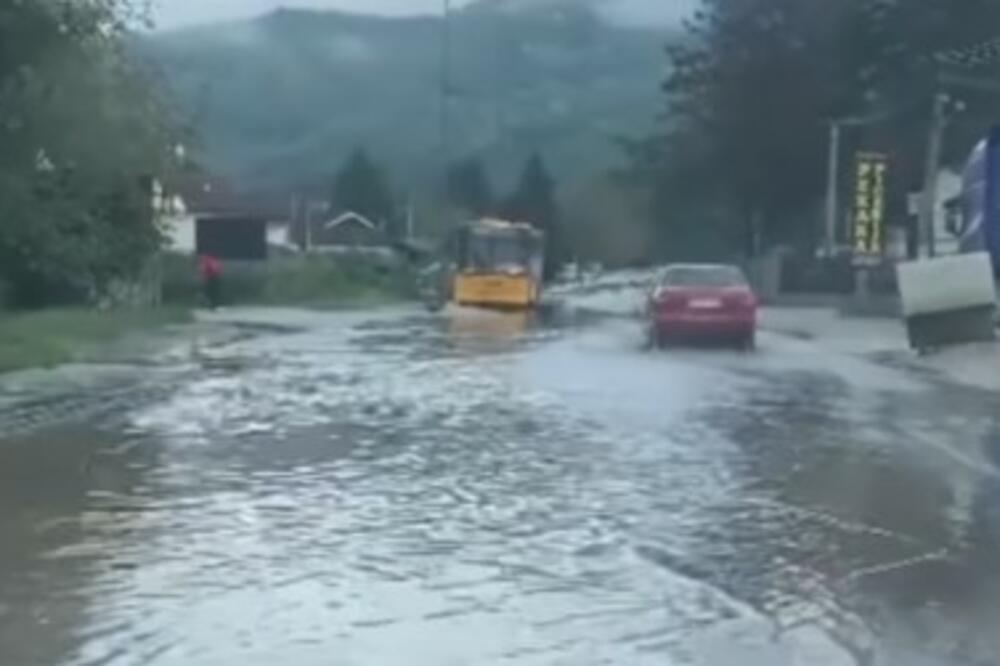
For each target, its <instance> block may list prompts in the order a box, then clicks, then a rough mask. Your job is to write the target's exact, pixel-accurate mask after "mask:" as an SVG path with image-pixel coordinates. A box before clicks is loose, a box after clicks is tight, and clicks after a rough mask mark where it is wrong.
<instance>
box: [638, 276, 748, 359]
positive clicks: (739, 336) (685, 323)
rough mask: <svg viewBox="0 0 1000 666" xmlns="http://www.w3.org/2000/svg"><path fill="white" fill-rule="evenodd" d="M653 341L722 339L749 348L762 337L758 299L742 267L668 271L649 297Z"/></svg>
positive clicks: (651, 337)
mask: <svg viewBox="0 0 1000 666" xmlns="http://www.w3.org/2000/svg"><path fill="white" fill-rule="evenodd" d="M646 311H647V316H648V318H649V321H648V324H649V334H650V341H651V342H652V343H653V344H654V345H656V346H658V347H664V346H666V345H667V344H668V343H670V342H672V341H680V340H689V341H695V340H718V341H726V342H732V343H734V344H737V345H739V346H740V347H741V348H744V349H752V348H753V347H754V344H755V341H756V335H757V296H756V294H754V291H753V289H752V288H751V287H750V283H749V282H748V281H747V279H746V276H745V275H744V274H743V271H741V270H740V269H739V268H737V267H736V266H726V265H721V264H720V265H715V264H677V265H674V266H668V267H667V268H666V270H665V271H664V272H663V274H662V275H661V276H660V278H659V279H658V281H657V284H656V286H655V287H654V288H653V291H652V292H651V293H650V295H649V302H648V304H647V308H646Z"/></svg>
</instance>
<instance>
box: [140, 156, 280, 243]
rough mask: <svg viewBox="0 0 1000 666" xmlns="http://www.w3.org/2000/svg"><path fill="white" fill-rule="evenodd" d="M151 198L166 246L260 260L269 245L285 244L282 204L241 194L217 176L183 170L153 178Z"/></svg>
mask: <svg viewBox="0 0 1000 666" xmlns="http://www.w3.org/2000/svg"><path fill="white" fill-rule="evenodd" d="M153 198H154V207H155V210H157V211H158V216H159V219H160V223H161V226H162V228H163V230H164V233H165V234H166V236H167V247H168V249H170V250H171V251H174V252H178V253H181V254H188V255H195V254H212V255H214V256H217V257H219V258H221V259H229V260H241V261H262V260H265V259H267V257H268V254H269V250H270V249H271V248H274V247H284V248H288V247H289V237H288V229H289V223H288V217H289V216H288V211H287V207H285V206H283V205H282V203H281V202H279V201H275V200H270V201H269V200H266V199H264V198H263V197H260V196H255V197H251V196H247V195H244V194H241V193H239V192H238V191H236V190H235V189H234V188H233V187H232V186H231V185H230V184H229V183H228V182H226V181H225V180H222V179H220V178H214V177H210V176H205V175H203V174H197V173H189V174H184V175H182V176H180V177H177V178H174V179H172V180H170V181H167V182H166V183H156V184H155V185H154V190H153Z"/></svg>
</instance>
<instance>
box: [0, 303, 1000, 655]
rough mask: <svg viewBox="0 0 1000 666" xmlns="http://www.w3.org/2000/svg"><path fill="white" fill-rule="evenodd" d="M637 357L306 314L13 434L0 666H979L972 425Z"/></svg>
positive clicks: (925, 383) (467, 319) (980, 479)
mask: <svg viewBox="0 0 1000 666" xmlns="http://www.w3.org/2000/svg"><path fill="white" fill-rule="evenodd" d="M640 347H641V345H640V340H639V334H638V326H637V324H636V323H635V322H632V321H627V320H623V319H618V318H600V317H568V318H563V319H557V321H555V322H548V323H538V322H535V323H527V324H526V323H525V322H523V321H518V320H517V319H516V318H512V317H510V316H502V315H495V314H480V313H461V314H460V315H458V316H435V317H431V316H426V315H423V314H417V313H414V312H402V311H399V312H386V313H382V314H379V315H377V316H375V315H368V316H365V315H358V314H338V315H316V317H315V320H314V321H310V322H309V325H308V326H306V327H304V329H303V330H301V331H299V332H296V333H288V334H284V335H267V336H263V337H259V338H257V339H254V340H246V341H242V342H240V343H238V344H234V345H232V346H230V347H226V348H223V349H221V350H216V351H215V352H213V354H214V356H213V358H212V359H211V362H205V363H202V364H201V365H200V366H199V367H196V368H189V369H187V370H184V371H176V372H170V373H164V374H163V376H162V377H155V376H154V377H153V378H152V380H150V378H148V377H147V378H146V382H145V383H144V384H143V386H146V387H147V390H142V391H136V392H135V396H134V399H132V400H123V399H121V395H120V394H121V391H120V390H119V392H118V393H117V394H116V399H117V400H118V401H117V402H115V403H114V405H115V408H114V409H104V410H88V411H86V412H83V413H81V415H80V416H79V417H78V418H76V419H75V420H74V419H72V418H70V419H68V420H66V422H64V423H62V424H61V425H58V426H52V427H38V428H35V429H30V430H27V429H26V430H24V431H18V433H17V434H14V435H8V436H6V437H4V438H0V530H2V539H0V664H17V665H18V666H30V665H36V664H37V665H49V664H53V665H56V664H58V665H60V666H97V665H101V666H125V665H131V664H149V665H153V666H180V665H185V666H187V665H199V666H200V665H205V666H209V665H211V666H220V665H221V666H225V665H229V664H233V665H240V666H243V665H246V664H250V665H256V664H260V665H265V664H267V665H272V664H294V665H303V666H311V665H326V664H345V665H355V664H357V665H369V664H371V665H396V664H398V665H401V666H402V665H407V666H423V665H427V666H431V665H434V666H437V665H450V664H455V665H464V664H476V665H480V664H516V665H522V664H523V665H528V666H533V665H543V664H544V665H549V664H574V665H575V664H581V665H596V664H657V665H663V664H668V665H672V664H691V665H706V666H707V665H715V664H736V663H739V664H747V665H749V666H756V665H760V666H764V665H767V666H774V665H781V664H810V665H812V664H821V665H827V664H829V665H840V664H845V665H848V664H897V663H906V664H908V665H917V666H921V665H924V664H927V665H930V664H942V665H943V664H994V663H995V662H996V659H995V655H996V654H1000V637H998V636H997V632H996V631H995V627H997V626H1000V594H998V591H1000V590H997V589H996V588H997V584H998V582H1000V558H998V557H997V555H998V553H1000V476H998V473H997V471H996V468H995V467H994V465H995V464H1000V429H998V428H997V427H996V424H995V423H994V420H993V416H992V412H993V407H994V404H995V400H994V399H993V398H992V396H990V395H989V394H986V393H981V392H976V391H972V390H969V389H963V388H957V387H954V386H948V385H944V384H941V383H938V382H936V381H935V380H934V379H933V378H929V377H919V376H915V375H913V374H910V373H908V372H907V371H904V370H899V369H893V368H892V367H889V366H885V365H879V364H876V363H875V362H874V361H870V360H866V359H864V358H859V357H850V356H846V355H838V354H835V353H833V352H830V351H829V350H826V349H824V348H822V347H821V346H820V345H819V344H818V343H812V342H809V341H804V340H796V339H793V338H789V337H781V336H777V335H764V336H763V339H762V349H761V351H760V352H759V353H757V354H739V353H733V352H728V351H725V350H692V351H684V350H675V351H670V352H666V353H650V352H643V351H642V350H641V349H640ZM150 383H152V384H153V385H154V386H155V387H156V390H148V385H149V384H150Z"/></svg>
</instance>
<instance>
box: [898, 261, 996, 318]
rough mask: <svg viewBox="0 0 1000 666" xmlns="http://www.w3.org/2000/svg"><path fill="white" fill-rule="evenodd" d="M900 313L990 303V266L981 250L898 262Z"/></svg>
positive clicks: (993, 295)
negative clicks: (901, 303)
mask: <svg viewBox="0 0 1000 666" xmlns="http://www.w3.org/2000/svg"><path fill="white" fill-rule="evenodd" d="M897 274H898V276H899V292H900V296H901V297H902V301H903V315H904V316H905V317H913V316H915V315H924V314H934V313H937V312H948V311H951V310H960V309H964V308H973V307H981V306H984V305H993V303H994V302H995V300H996V289H995V287H994V284H993V266H992V264H991V263H990V257H989V255H988V254H986V253H985V252H977V253H975V254H960V255H953V256H950V257H940V258H937V259H923V260H920V261H910V262H906V263H902V264H899V266H898V268H897Z"/></svg>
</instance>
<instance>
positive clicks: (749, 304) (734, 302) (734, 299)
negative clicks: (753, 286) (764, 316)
mask: <svg viewBox="0 0 1000 666" xmlns="http://www.w3.org/2000/svg"><path fill="white" fill-rule="evenodd" d="M726 302H727V303H728V304H729V305H731V306H733V307H738V308H745V309H748V310H752V309H754V308H756V307H757V297H756V296H755V295H754V294H753V292H751V291H745V292H740V293H738V294H733V295H732V296H730V297H729V298H728V299H726Z"/></svg>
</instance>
